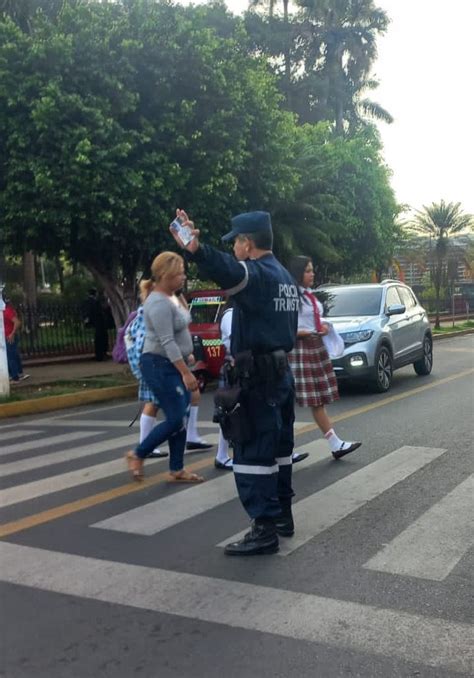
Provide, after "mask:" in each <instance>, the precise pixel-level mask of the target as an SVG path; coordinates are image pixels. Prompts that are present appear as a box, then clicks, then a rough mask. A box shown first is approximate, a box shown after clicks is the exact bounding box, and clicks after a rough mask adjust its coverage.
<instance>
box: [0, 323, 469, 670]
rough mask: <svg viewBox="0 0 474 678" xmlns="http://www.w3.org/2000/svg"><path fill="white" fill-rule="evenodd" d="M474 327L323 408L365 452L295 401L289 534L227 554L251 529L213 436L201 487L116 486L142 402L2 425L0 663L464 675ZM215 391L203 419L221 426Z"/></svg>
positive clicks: (199, 457) (150, 470)
mask: <svg viewBox="0 0 474 678" xmlns="http://www.w3.org/2000/svg"><path fill="white" fill-rule="evenodd" d="M473 374H474V337H473V336H464V337H459V338H456V339H450V340H444V341H440V342H437V343H436V344H435V367H434V371H433V374H432V375H431V376H429V377H424V378H419V377H416V376H415V374H414V372H413V370H412V368H405V369H403V370H401V371H399V372H397V373H396V374H395V379H394V384H393V388H392V390H391V391H390V392H389V393H388V394H385V395H376V394H372V393H370V392H369V391H365V390H364V389H362V388H350V389H344V390H343V392H342V394H341V396H342V397H341V400H340V401H339V402H338V403H335V404H334V405H333V406H331V408H330V414H331V416H332V417H333V420H334V422H335V425H336V430H337V432H338V433H339V435H340V437H345V438H346V439H349V438H351V439H359V440H362V441H363V443H364V444H363V447H362V448H360V450H359V451H357V452H355V453H354V454H353V455H350V456H349V457H346V458H345V459H344V460H341V461H339V462H335V461H333V460H332V459H331V457H330V455H329V454H328V451H327V448H326V443H325V441H324V440H322V439H321V436H320V434H319V432H318V431H317V430H315V429H314V428H313V427H312V426H311V421H310V416H309V413H308V412H307V411H306V410H298V411H297V429H296V433H297V437H296V440H297V446H298V447H300V448H301V447H303V448H304V449H305V450H307V451H309V452H310V456H309V458H308V460H307V461H306V462H303V463H300V464H298V465H295V467H294V470H295V475H294V487H295V490H296V492H297V497H296V498H295V515H296V522H297V532H296V534H295V536H294V537H293V538H292V539H286V540H283V539H282V540H281V544H282V548H281V551H280V554H278V555H273V556H265V557H258V558H250V559H241V558H237V559H231V558H226V557H225V556H224V555H223V552H222V547H221V545H222V543H225V541H226V540H228V539H229V538H231V537H232V536H233V535H235V534H237V533H239V532H240V531H241V530H243V529H244V528H245V527H246V525H247V519H246V516H245V515H244V513H243V510H242V509H241V507H240V504H239V502H238V500H237V499H236V495H235V489H234V485H233V478H232V475H231V474H230V473H227V472H220V471H216V470H215V469H214V467H213V457H214V454H213V451H211V452H210V453H206V454H202V453H201V454H196V453H194V454H192V455H191V454H190V455H189V456H188V459H187V463H188V466H189V467H191V468H196V469H199V470H200V472H202V473H203V475H205V477H206V481H207V482H206V483H204V484H203V485H200V486H195V487H186V486H170V485H168V484H167V483H166V482H165V477H166V469H167V462H166V460H158V461H155V462H153V463H149V464H147V467H146V472H147V481H146V483H144V484H143V485H142V486H139V485H134V484H132V483H130V482H129V480H128V477H127V475H126V473H125V471H124V463H123V459H122V457H123V453H124V452H125V450H126V449H128V448H129V447H131V445H132V442H133V440H134V438H135V436H136V434H137V425H135V427H134V428H133V429H129V428H128V423H129V421H130V420H131V419H132V417H133V416H134V415H135V413H136V409H137V407H136V404H135V403H126V404H124V403H120V404H116V403H114V404H109V405H105V406H103V405H98V406H96V407H89V408H82V409H78V410H74V411H72V410H71V411H68V412H64V411H62V412H61V413H58V414H57V415H52V416H51V415H49V416H47V415H43V416H40V417H34V418H32V417H29V418H23V419H16V420H10V421H6V422H4V423H3V424H2V426H0V467H1V469H2V473H1V476H2V478H1V488H0V506H1V507H2V508H1V509H0V511H1V515H0V536H1V537H2V540H1V541H0V582H1V583H0V588H1V592H2V596H1V610H2V612H1V621H2V626H1V633H0V638H1V640H0V643H1V646H0V650H1V657H0V676H2V677H5V678H26V677H28V678H30V677H35V678H43V677H44V678H46V677H47V678H69V677H74V678H95V677H97V676H100V677H109V676H110V677H111V678H132V677H135V676H140V677H143V678H187V677H188V676H189V677H191V676H193V677H197V678H201V677H203V678H214V677H216V678H217V677H219V678H221V677H222V676H225V677H226V678H234V677H235V678H250V677H254V676H255V677H257V678H267V677H268V678H270V676H271V677H272V678H275V677H277V678H278V677H280V676H281V677H283V676H284V677H285V678H288V677H289V676H291V677H292V676H295V677H296V676H297V677H298V678H305V677H308V678H310V677H311V678H315V677H316V678H335V677H338V676H344V677H346V676H360V677H361V678H362V677H363V678H380V677H389V678H391V677H392V676H393V677H398V676H403V677H405V676H421V677H429V678H432V677H436V678H438V677H439V678H441V677H448V676H450V677H452V676H458V675H459V676H461V675H462V676H466V675H472V673H473V671H474V668H473V665H472V648H473V645H474V643H473V634H472V627H471V626H470V624H471V621H472V609H473V606H472V572H473V571H474V568H473V565H474V558H473V552H472V542H473V532H474V531H473V522H472V515H473V511H472V508H473V500H472V497H473V493H472V489H473V484H472V479H473V476H472V471H473V465H474V464H473V454H472V451H473V450H472V421H473ZM211 415H212V394H205V395H204V397H203V402H202V405H201V408H200V421H201V425H200V431H201V434H202V435H203V436H205V437H206V438H208V439H209V440H210V441H216V440H217V432H216V427H215V425H213V424H212V423H211V422H210V420H211Z"/></svg>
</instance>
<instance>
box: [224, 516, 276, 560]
mask: <svg viewBox="0 0 474 678" xmlns="http://www.w3.org/2000/svg"><path fill="white" fill-rule="evenodd" d="M279 548H280V547H279V544H278V535H277V533H276V530H275V523H274V521H273V520H255V521H254V522H253V523H252V527H251V529H250V532H247V534H246V535H245V536H244V538H243V539H241V540H240V541H236V542H233V543H232V544H227V546H226V547H225V549H224V553H225V554H226V555H227V556H263V555H266V554H270V553H276V552H277V551H278V549H279Z"/></svg>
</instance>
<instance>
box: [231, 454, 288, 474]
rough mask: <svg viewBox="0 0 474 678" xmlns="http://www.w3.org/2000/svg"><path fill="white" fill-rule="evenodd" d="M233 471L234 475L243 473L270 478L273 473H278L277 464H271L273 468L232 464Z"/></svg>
mask: <svg viewBox="0 0 474 678" xmlns="http://www.w3.org/2000/svg"><path fill="white" fill-rule="evenodd" d="M290 459H291V457H290ZM233 469H234V473H244V474H247V475H253V476H270V475H272V474H273V473H278V465H277V464H273V466H250V465H249V464H234V465H233Z"/></svg>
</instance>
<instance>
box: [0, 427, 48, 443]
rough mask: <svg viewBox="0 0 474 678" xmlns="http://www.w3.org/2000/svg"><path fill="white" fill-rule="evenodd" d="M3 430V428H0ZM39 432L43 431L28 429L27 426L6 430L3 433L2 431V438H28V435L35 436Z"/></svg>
mask: <svg viewBox="0 0 474 678" xmlns="http://www.w3.org/2000/svg"><path fill="white" fill-rule="evenodd" d="M0 431H1V429H0ZM38 433H41V431H38V430H34V431H33V429H27V428H22V429H21V430H20V429H16V430H15V431H4V432H3V433H0V440H11V439H12V438H15V439H17V438H26V436H35V435H37V434H38Z"/></svg>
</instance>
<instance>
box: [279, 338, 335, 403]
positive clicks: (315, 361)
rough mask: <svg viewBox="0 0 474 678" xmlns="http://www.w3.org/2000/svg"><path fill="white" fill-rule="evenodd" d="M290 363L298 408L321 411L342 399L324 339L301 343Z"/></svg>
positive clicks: (302, 340)
mask: <svg viewBox="0 0 474 678" xmlns="http://www.w3.org/2000/svg"><path fill="white" fill-rule="evenodd" d="M288 360H289V363H290V367H291V370H292V372H293V376H294V378H295V392H296V402H297V403H298V405H300V406H301V407H320V406H321V405H328V404H329V403H332V402H334V401H335V400H338V399H339V391H338V390H337V380H336V376H335V374H334V370H333V368H332V363H331V360H330V358H329V356H328V352H327V350H326V347H325V346H324V344H323V340H322V339H321V337H318V336H315V337H307V338H306V339H297V340H296V345H295V348H294V349H293V350H292V351H291V353H289V354H288Z"/></svg>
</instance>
